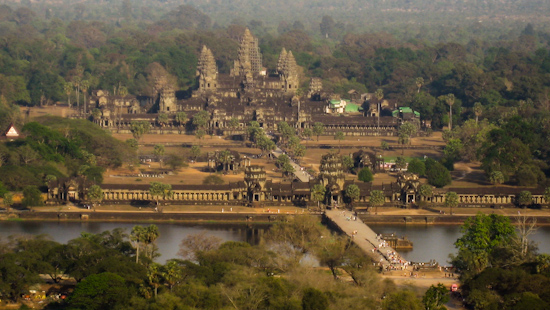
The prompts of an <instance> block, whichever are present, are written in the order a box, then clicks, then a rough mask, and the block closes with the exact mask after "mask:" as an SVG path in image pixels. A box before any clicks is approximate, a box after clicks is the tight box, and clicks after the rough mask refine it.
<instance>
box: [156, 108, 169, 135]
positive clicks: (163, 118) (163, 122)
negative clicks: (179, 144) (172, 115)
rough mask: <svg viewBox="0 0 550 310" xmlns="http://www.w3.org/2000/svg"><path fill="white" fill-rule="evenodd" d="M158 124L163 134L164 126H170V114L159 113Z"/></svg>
mask: <svg viewBox="0 0 550 310" xmlns="http://www.w3.org/2000/svg"><path fill="white" fill-rule="evenodd" d="M157 123H158V124H159V126H160V130H161V133H162V128H164V126H166V125H167V124H168V114H166V113H159V114H158V115H157Z"/></svg>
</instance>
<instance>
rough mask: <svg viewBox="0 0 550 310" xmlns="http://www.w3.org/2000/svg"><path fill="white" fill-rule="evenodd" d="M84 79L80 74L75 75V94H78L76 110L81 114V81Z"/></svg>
mask: <svg viewBox="0 0 550 310" xmlns="http://www.w3.org/2000/svg"><path fill="white" fill-rule="evenodd" d="M81 81H82V79H81V78H80V77H79V76H75V77H74V79H73V86H74V88H75V90H74V94H75V95H76V110H77V111H78V113H79V114H80V82H81Z"/></svg>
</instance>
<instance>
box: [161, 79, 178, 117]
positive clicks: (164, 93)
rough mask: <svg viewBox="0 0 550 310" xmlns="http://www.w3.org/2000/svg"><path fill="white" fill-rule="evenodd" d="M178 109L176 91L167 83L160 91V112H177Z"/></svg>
mask: <svg viewBox="0 0 550 310" xmlns="http://www.w3.org/2000/svg"><path fill="white" fill-rule="evenodd" d="M177 110H178V107H177V104H176V92H175V91H174V89H173V88H172V87H171V86H170V85H165V86H164V87H163V88H162V89H161V91H160V100H159V112H163V113H175V112H177Z"/></svg>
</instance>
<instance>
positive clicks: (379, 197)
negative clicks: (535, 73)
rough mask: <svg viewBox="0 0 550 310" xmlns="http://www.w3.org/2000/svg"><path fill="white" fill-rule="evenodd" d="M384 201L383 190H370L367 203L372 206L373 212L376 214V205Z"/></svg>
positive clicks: (382, 203) (380, 204)
mask: <svg viewBox="0 0 550 310" xmlns="http://www.w3.org/2000/svg"><path fill="white" fill-rule="evenodd" d="M385 203H386V196H385V195H384V192H383V191H379V190H373V191H371V192H370V198H369V204H370V206H371V207H374V208H375V209H374V214H378V207H379V206H383V205H384V204H385Z"/></svg>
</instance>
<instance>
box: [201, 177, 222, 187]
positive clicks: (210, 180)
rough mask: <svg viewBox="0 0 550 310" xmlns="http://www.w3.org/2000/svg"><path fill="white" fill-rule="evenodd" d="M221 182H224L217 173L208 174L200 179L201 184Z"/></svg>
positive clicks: (218, 183)
mask: <svg viewBox="0 0 550 310" xmlns="http://www.w3.org/2000/svg"><path fill="white" fill-rule="evenodd" d="M223 183H225V181H224V180H223V179H222V177H221V176H219V175H217V174H213V175H209V176H207V177H205V178H204V180H202V184H204V185H220V184H223Z"/></svg>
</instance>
